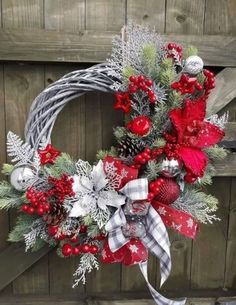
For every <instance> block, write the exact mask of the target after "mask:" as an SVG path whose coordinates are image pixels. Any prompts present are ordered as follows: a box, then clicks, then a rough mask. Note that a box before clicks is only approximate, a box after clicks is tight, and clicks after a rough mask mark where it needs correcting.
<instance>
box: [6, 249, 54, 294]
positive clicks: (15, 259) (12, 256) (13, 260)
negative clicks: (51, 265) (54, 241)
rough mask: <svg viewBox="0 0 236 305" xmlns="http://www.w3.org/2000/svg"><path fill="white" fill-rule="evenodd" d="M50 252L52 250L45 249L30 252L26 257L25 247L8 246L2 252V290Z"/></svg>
mask: <svg viewBox="0 0 236 305" xmlns="http://www.w3.org/2000/svg"><path fill="white" fill-rule="evenodd" d="M49 251H50V248H49V247H45V248H42V249H41V250H39V251H37V252H29V253H28V254H27V255H26V253H25V246H24V245H19V244H17V245H15V244H14V245H11V246H8V247H7V248H6V249H5V250H3V251H1V252H0V260H1V276H0V290H2V289H3V288H4V287H6V286H7V285H8V284H9V283H11V282H12V281H14V280H15V279H16V278H17V277H18V276H19V275H20V274H22V273H23V272H24V271H25V270H27V269H28V268H30V267H31V266H32V265H33V264H34V263H35V262H37V261H38V260H39V259H40V258H41V257H43V256H44V255H45V254H47V253H48V252H49ZM31 292H32V291H31ZM39 292H42V291H39Z"/></svg>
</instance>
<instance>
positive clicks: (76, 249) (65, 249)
mask: <svg viewBox="0 0 236 305" xmlns="http://www.w3.org/2000/svg"><path fill="white" fill-rule="evenodd" d="M98 251H99V248H98V246H96V245H89V244H83V245H77V246H73V245H71V244H68V243H66V244H64V245H63V246H62V249H61V252H62V254H63V255H64V256H71V255H79V254H80V253H91V254H97V253H98Z"/></svg>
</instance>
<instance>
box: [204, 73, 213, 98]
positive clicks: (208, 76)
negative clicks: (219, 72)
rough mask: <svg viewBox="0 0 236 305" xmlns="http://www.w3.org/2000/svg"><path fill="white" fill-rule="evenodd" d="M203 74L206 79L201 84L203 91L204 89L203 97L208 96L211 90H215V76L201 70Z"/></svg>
mask: <svg viewBox="0 0 236 305" xmlns="http://www.w3.org/2000/svg"><path fill="white" fill-rule="evenodd" d="M203 74H204V75H205V77H206V80H205V82H204V84H203V86H204V89H205V95H206V96H208V95H209V93H210V92H211V90H212V89H214V88H215V75H214V73H213V72H211V71H209V70H207V69H204V70H203Z"/></svg>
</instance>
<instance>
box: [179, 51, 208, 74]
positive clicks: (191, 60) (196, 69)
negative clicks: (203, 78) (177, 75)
mask: <svg viewBox="0 0 236 305" xmlns="http://www.w3.org/2000/svg"><path fill="white" fill-rule="evenodd" d="M203 66H204V63H203V60H202V59H201V57H199V56H197V55H192V56H189V57H188V58H187V59H186V60H185V64H184V71H185V72H187V73H189V74H191V75H196V74H198V73H200V72H201V71H202V69H203Z"/></svg>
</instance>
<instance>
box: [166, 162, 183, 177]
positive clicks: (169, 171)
mask: <svg viewBox="0 0 236 305" xmlns="http://www.w3.org/2000/svg"><path fill="white" fill-rule="evenodd" d="M180 172H181V167H180V165H179V162H178V160H176V159H171V160H168V159H164V160H163V161H162V163H161V173H162V175H163V176H165V177H167V178H172V177H175V176H177V175H178V174H179V173H180Z"/></svg>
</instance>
